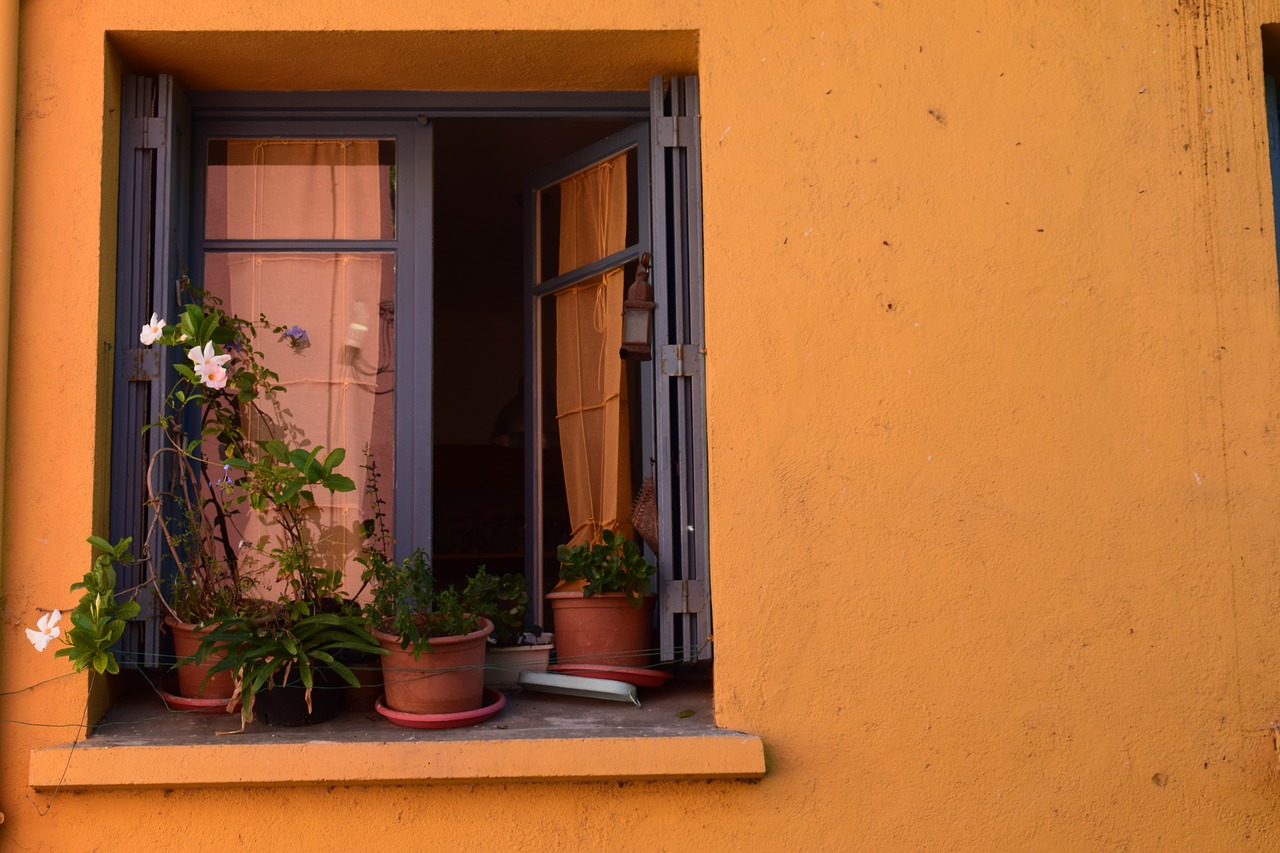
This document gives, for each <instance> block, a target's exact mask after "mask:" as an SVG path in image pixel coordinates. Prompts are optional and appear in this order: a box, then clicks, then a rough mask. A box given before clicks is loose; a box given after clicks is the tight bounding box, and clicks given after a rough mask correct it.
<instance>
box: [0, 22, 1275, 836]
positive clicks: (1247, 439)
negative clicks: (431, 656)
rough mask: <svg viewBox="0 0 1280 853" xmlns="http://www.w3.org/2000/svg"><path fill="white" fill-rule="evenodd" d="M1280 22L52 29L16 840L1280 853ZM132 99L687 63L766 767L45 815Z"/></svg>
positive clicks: (731, 535) (80, 556)
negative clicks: (34, 759)
mask: <svg viewBox="0 0 1280 853" xmlns="http://www.w3.org/2000/svg"><path fill="white" fill-rule="evenodd" d="M1273 22H1280V2H1275V1H1274V0H1269V2H1244V0H1238V2H1207V0H1205V1H1204V2H1184V3H1166V4H1151V3H1144V2H1138V0H1121V2H1113V3H1107V4H1078V3H1059V2H1038V3H1036V2H1033V3H1021V4H1010V3H1006V2H994V0H989V2H980V0H965V2H957V3H927V4H926V3H916V4H905V3H901V2H897V0H865V2H863V0H858V2H854V0H815V2H806V3H799V4H786V3H770V2H763V0H742V2H727V0H723V2H722V1H721V0H710V2H705V3H688V2H667V0H632V2H628V3H592V2H583V0H547V2H541V3H537V4H509V3H502V2H489V1H488V0H481V1H480V2H440V3H432V4H425V3H423V4H408V3H369V4H354V3H350V2H337V1H336V0H309V2H301V0H276V2H274V3H271V4H254V3H227V2H213V0H195V1H194V2H189V3H184V4H174V3H172V2H160V0H128V2H118V0H97V2H94V3H81V2H73V0H41V2H29V3H24V4H23V6H22V24H21V43H20V48H21V58H20V74H19V100H18V110H19V123H18V128H19V135H18V144H17V165H16V184H17V190H16V192H17V195H16V223H15V226H14V274H13V287H14V290H13V300H12V306H13V307H12V312H13V313H12V345H11V351H10V353H9V369H10V386H9V397H8V406H9V410H8V437H7V440H8V447H7V457H6V459H7V466H8V468H7V470H8V473H7V483H6V484H5V485H6V495H7V501H6V503H5V506H4V516H3V521H4V539H3V541H4V550H3V554H2V558H3V587H4V589H3V592H4V626H5V627H4V633H3V640H4V642H3V653H2V656H0V690H3V691H20V692H17V693H12V694H11V695H7V696H5V697H4V698H3V703H2V705H0V718H3V720H4V722H3V723H2V724H0V810H2V811H3V812H4V815H5V822H4V824H3V826H0V841H2V842H3V843H4V846H5V847H6V848H7V849H29V850H42V849H43V850H76V849H92V848H93V847H94V842H95V841H97V840H100V841H101V849H121V848H122V847H123V846H124V843H123V842H122V841H121V838H122V836H124V835H132V836H134V837H135V838H138V839H140V840H141V841H142V843H141V845H140V846H141V847H142V848H143V849H164V848H166V846H167V845H168V844H169V842H168V841H166V840H164V839H167V838H168V835H167V834H166V833H167V832H168V831H169V830H170V828H172V827H173V826H175V825H179V826H182V827H184V828H186V829H187V830H188V834H187V836H186V837H188V838H194V839H196V842H195V848H196V849H210V850H214V849H216V850H227V849H238V848H240V847H242V846H244V847H247V846H249V845H252V846H254V847H266V846H268V845H271V846H273V847H276V846H281V845H284V846H297V847H298V848H299V849H303V848H305V847H306V846H307V845H314V849H330V848H331V847H344V846H345V847H347V848H349V849H357V848H358V847H361V848H362V847H364V846H374V845H376V846H378V847H380V848H390V847H391V845H394V846H395V847H396V848H405V849H424V848H426V847H428V846H430V847H432V848H433V849H460V848H463V847H464V846H466V847H478V848H484V849H560V848H564V849H606V848H612V849H668V850H682V849H699V848H701V849H760V848H764V849H770V848H776V849H814V850H828V849H868V850H883V849H895V848H910V849H920V848H926V849H937V848H947V849H952V848H955V849H984V850H985V849H1023V848H1025V847H1027V846H1030V847H1034V848H1039V849H1045V848H1050V849H1055V848H1056V849H1077V850H1079V849H1099V848H1102V847H1111V846H1117V847H1125V846H1132V847H1134V848H1139V849H1145V848H1155V847H1160V846H1172V847H1174V848H1184V847H1186V846H1187V845H1188V843H1189V840H1190V839H1194V840H1195V841H1194V844H1193V845H1192V846H1194V847H1195V848H1196V849H1240V848H1241V847H1244V846H1248V845H1250V844H1253V845H1257V846H1259V847H1270V848H1275V847H1277V846H1280V838H1277V832H1278V831H1277V830H1276V821H1275V815H1276V812H1277V808H1278V807H1280V777H1278V776H1277V773H1276V768H1277V759H1276V756H1275V754H1274V753H1273V752H1272V751H1271V749H1270V739H1271V734H1270V730H1269V727H1270V725H1271V722H1272V720H1273V719H1276V718H1280V682H1277V679H1276V677H1275V675H1276V672H1277V667H1278V666H1280V655H1278V654H1277V652H1278V650H1280V578H1277V572H1276V559H1277V547H1278V545H1280V535H1278V534H1277V525H1276V522H1275V519H1276V514H1277V513H1276V508H1277V507H1278V506H1280V444H1278V443H1277V441H1278V438H1280V298H1278V297H1280V289H1278V288H1277V271H1276V259H1275V242H1274V232H1275V223H1274V221H1273V216H1272V212H1271V211H1272V200H1271V189H1270V175H1269V169H1268V162H1267V144H1266V137H1265V116H1264V111H1263V99H1262V86H1263V83H1262V63H1263V58H1262V37H1261V27H1262V25H1264V24H1268V23H1273ZM567 31H572V32H567ZM627 31H638V32H634V33H629V32H627ZM126 67H135V68H138V69H140V70H155V71H170V72H173V73H176V74H177V75H178V77H179V78H180V79H181V80H182V81H183V82H184V83H185V84H186V85H187V86H188V87H191V88H246V89H254V88H274V89H306V88H314V89H335V88H391V89H459V90H467V89H477V90H479V89H509V88H551V89H559V88H566V89H576V88H599V89H609V88H640V87H643V86H644V85H645V82H646V80H647V79H648V77H649V75H650V74H651V73H655V72H673V71H675V72H687V71H695V70H696V72H697V73H698V74H699V75H700V77H701V80H702V122H703V124H702V127H703V138H702V151H703V163H704V165H703V172H704V194H705V217H706V227H705V237H706V240H705V244H706V248H705V252H706V257H705V261H706V264H705V266H706V288H707V292H706V308H707V317H708V321H707V347H708V374H709V391H708V408H709V413H710V414H709V419H710V423H709V431H710V457H711V483H710V488H711V508H712V512H711V524H712V530H711V536H712V540H711V543H712V561H713V572H714V583H715V607H716V611H715V612H716V626H715V637H716V649H717V662H716V672H715V704H716V714H717V721H718V722H719V723H720V725H722V726H724V727H727V728H733V729H738V730H742V731H747V732H751V733H754V734H758V735H761V736H763V738H764V739H765V743H766V746H767V754H768V758H769V774H768V776H767V777H766V778H765V779H764V780H763V781H761V782H760V783H758V784H750V785H748V784H742V783H732V782H713V783H701V782H700V783H696V784H694V783H681V782H650V783H638V784H630V785H626V786H618V785H613V784H599V783H589V784H573V785H568V784H556V783H538V784H519V785H516V784H510V785H493V786H483V785H482V786H475V787H472V786H465V787H464V786H449V785H445V786H435V787H430V788H424V787H414V786H407V787H394V788H364V787H359V786H348V787H337V788H333V789H324V788H318V789H313V788H282V789H267V790H263V789H252V790H238V789H234V788H222V789H216V790H209V789H190V790H180V791H175V792H164V791H160V790H154V791H134V792H97V793H74V792H63V793H60V794H58V795H57V796H56V797H55V798H54V800H53V804H52V808H51V810H50V811H49V812H48V813H47V814H44V815H41V814H40V812H41V811H43V809H44V806H45V804H47V802H48V800H47V797H43V796H34V795H33V794H32V792H31V790H30V789H29V788H27V767H28V755H29V751H30V749H31V748H33V747H37V746H43V745H47V744H53V743H60V742H64V741H66V740H68V739H69V735H68V732H69V731H71V729H59V728H46V727H37V726H31V725H24V724H20V723H19V722H18V721H24V722H29V723H42V724H50V723H64V724H74V723H75V722H76V721H77V720H78V719H79V718H80V714H81V713H82V709H83V707H84V697H85V685H84V681H83V680H82V679H68V678H63V679H59V680H54V681H49V682H46V681H45V680H46V679H50V678H53V677H55V676H58V675H61V674H63V673H64V672H65V669H64V666H63V664H62V662H61V661H54V660H53V659H52V658H50V657H48V656H47V655H46V656H36V655H35V654H34V653H33V652H32V651H31V649H30V647H29V646H27V645H26V643H25V641H24V640H23V639H22V633H21V629H22V627H23V626H24V625H27V624H30V623H31V622H32V621H33V619H34V618H35V615H36V610H35V608H36V607H37V606H41V605H44V606H48V605H50V604H51V603H60V602H63V601H65V600H66V598H67V596H66V592H65V590H66V586H67V584H68V583H69V582H70V581H71V580H73V579H74V578H75V577H77V576H78V575H79V574H80V573H82V572H83V571H84V568H85V566H86V565H87V563H88V549H87V546H86V545H85V544H84V536H85V535H86V534H87V533H88V532H90V530H91V529H95V528H96V529H99V530H100V529H101V526H100V525H99V524H97V523H98V522H100V521H101V520H102V519H103V518H104V517H105V516H104V513H105V509H106V491H105V475H104V471H105V465H106V462H107V459H106V455H107V454H106V444H105V437H106V434H107V427H108V423H107V419H106V407H107V401H108V397H107V396H106V393H105V390H104V388H105V384H104V380H105V377H106V376H107V375H108V374H107V370H106V367H105V364H106V361H105V359H106V356H107V351H106V349H105V347H104V344H103V342H104V341H107V340H109V337H110V325H109V322H108V321H109V318H110V316H111V310H112V308H111V305H110V294H111V291H112V284H113V281H112V278H113V275H114V273H113V270H114V246H115V242H114V217H115V195H114V186H115V173H116V166H115V157H116V150H115V143H114V140H115V138H116V136H117V112H116V109H117V107H118V95H117V92H118V76H119V74H120V72H121V70H122V69H123V68H126ZM29 685H35V686H32V687H30V689H22V688H26V687H28V686H29ZM531 748H534V749H536V746H535V747H531ZM29 796H31V799H29ZM33 800H34V802H33ZM37 803H39V804H40V805H39V806H38V805H37ZM209 806H211V807H212V808H206V807H209ZM286 815H287V816H289V817H288V826H287V828H284V829H282V827H281V823H280V819H281V818H282V817H283V816H286ZM282 833H287V834H282ZM282 838H287V839H289V840H288V841H282V840H281V839H282ZM372 839H376V840H372ZM281 849H283V847H281Z"/></svg>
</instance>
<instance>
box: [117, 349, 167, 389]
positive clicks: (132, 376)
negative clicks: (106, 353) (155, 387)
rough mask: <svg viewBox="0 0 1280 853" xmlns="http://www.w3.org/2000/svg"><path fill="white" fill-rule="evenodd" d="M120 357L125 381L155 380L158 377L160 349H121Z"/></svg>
mask: <svg viewBox="0 0 1280 853" xmlns="http://www.w3.org/2000/svg"><path fill="white" fill-rule="evenodd" d="M120 359H121V362H122V366H123V368H124V378H125V381H126V382H155V381H156V380H157V379H159V378H160V350H159V348H156V349H141V348H139V349H123V350H120Z"/></svg>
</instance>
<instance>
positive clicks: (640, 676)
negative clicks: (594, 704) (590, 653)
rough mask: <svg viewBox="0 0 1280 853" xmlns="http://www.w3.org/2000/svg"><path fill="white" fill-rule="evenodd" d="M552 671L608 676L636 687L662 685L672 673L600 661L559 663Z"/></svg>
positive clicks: (591, 676)
mask: <svg viewBox="0 0 1280 853" xmlns="http://www.w3.org/2000/svg"><path fill="white" fill-rule="evenodd" d="M547 669H549V670H550V671H551V672H559V673H563V674H564V675H580V676H582V677H583V678H608V679H611V680H613V681H625V682H626V683H627V684H634V685H635V686H636V687H661V686H662V685H664V684H666V683H667V682H668V681H670V680H671V673H669V672H663V671H662V670H660V669H641V668H639V667H630V666H609V665H608V664H599V663H557V664H552V665H551V666H549V667H547Z"/></svg>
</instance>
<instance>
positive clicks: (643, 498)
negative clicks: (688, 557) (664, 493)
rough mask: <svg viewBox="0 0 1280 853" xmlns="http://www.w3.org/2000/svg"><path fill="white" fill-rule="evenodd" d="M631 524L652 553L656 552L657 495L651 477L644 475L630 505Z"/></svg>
mask: <svg viewBox="0 0 1280 853" xmlns="http://www.w3.org/2000/svg"><path fill="white" fill-rule="evenodd" d="M631 526H632V527H634V528H635V531H636V533H639V534H640V538H641V539H643V540H644V543H645V544H646V545H648V546H649V548H650V549H651V550H652V551H653V553H655V554H656V553H658V496H657V493H656V492H655V491H654V488H653V478H652V477H645V478H644V482H643V483H641V484H640V491H639V492H637V493H636V501H635V503H634V504H632V505H631Z"/></svg>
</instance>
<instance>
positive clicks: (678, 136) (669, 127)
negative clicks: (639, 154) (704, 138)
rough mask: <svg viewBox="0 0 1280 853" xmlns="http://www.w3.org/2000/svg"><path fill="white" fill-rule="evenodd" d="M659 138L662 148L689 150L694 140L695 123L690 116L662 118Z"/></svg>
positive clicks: (659, 125)
mask: <svg viewBox="0 0 1280 853" xmlns="http://www.w3.org/2000/svg"><path fill="white" fill-rule="evenodd" d="M657 137H658V146H659V147H661V148H688V147H689V143H690V142H691V141H692V140H693V121H692V120H691V119H690V118H689V117H688V116H670V117H663V118H660V119H658V127H657Z"/></svg>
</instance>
